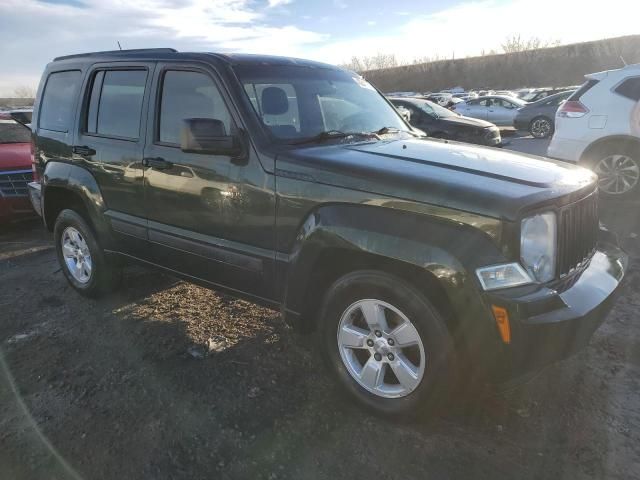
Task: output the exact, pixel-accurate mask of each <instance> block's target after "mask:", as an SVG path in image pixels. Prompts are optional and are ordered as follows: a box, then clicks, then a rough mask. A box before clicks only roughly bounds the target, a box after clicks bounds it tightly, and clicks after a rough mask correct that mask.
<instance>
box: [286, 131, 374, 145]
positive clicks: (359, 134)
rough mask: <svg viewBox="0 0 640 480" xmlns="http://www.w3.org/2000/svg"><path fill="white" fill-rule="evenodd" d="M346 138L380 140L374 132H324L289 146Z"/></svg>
mask: <svg viewBox="0 0 640 480" xmlns="http://www.w3.org/2000/svg"><path fill="white" fill-rule="evenodd" d="M347 137H365V138H376V139H378V140H380V137H379V136H378V134H377V133H376V132H341V131H340V130H328V131H326V132H320V133H319V134H317V135H314V136H313V137H309V138H303V139H302V140H296V141H295V142H291V143H289V145H302V144H305V143H319V142H323V141H325V140H332V139H334V138H347Z"/></svg>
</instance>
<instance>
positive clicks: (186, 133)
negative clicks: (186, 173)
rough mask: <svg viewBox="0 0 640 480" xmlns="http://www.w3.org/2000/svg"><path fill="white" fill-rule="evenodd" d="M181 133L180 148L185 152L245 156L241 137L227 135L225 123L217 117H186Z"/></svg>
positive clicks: (235, 156)
mask: <svg viewBox="0 0 640 480" xmlns="http://www.w3.org/2000/svg"><path fill="white" fill-rule="evenodd" d="M182 122H183V126H182V131H181V135H180V140H181V142H180V148H181V149H182V151H183V152H185V153H202V154H209V155H228V156H230V157H234V159H235V158H238V157H241V156H243V154H244V148H243V145H242V142H241V140H240V137H239V136H237V135H227V132H226V129H225V127H224V123H222V121H220V120H218V119H215V118H186V119H184V120H183V121H182Z"/></svg>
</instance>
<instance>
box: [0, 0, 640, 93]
mask: <svg viewBox="0 0 640 480" xmlns="http://www.w3.org/2000/svg"><path fill="white" fill-rule="evenodd" d="M639 17H640V1H639V0H606V1H604V0H596V1H593V0H536V1H535V2H532V1H531V0H466V1H465V0H449V1H447V0H429V1H420V0H320V1H319V0H0V62H1V65H2V68H1V69H0V97H3V96H11V94H12V93H13V91H14V89H15V88H16V87H19V86H27V87H36V86H37V83H38V81H39V78H40V74H41V72H42V70H43V68H44V66H45V65H46V64H47V63H48V62H49V61H51V59H53V58H54V57H56V56H59V55H67V54H72V53H80V52H86V51H98V50H113V49H116V48H117V42H118V41H119V42H120V44H121V45H122V47H123V48H148V47H173V48H177V49H178V50H180V51H217V52H246V53H265V54H274V55H290V56H296V57H302V58H310V59H314V60H320V61H325V62H328V63H334V64H340V63H348V62H349V60H350V59H351V57H353V56H359V57H363V56H373V55H376V54H377V53H393V54H395V55H396V57H397V58H399V59H401V60H408V61H410V60H412V59H414V58H424V57H431V58H432V57H435V56H438V57H440V58H451V57H453V56H455V57H456V58H460V57H465V56H472V55H478V54H481V52H482V51H483V50H484V51H487V52H488V51H490V50H491V49H495V50H497V51H500V45H501V43H502V42H503V41H504V40H505V39H506V38H507V37H508V36H511V35H520V36H521V37H522V38H525V39H526V38H530V37H538V38H540V39H542V40H549V41H552V40H559V41H561V42H562V43H573V42H580V41H588V40H595V39H600V38H606V37H614V36H621V35H630V34H640V23H639V22H638V18H639Z"/></svg>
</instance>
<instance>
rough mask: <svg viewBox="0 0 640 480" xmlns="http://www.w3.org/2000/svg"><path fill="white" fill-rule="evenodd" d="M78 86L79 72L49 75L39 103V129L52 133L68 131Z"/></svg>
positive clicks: (72, 71)
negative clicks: (51, 131)
mask: <svg viewBox="0 0 640 480" xmlns="http://www.w3.org/2000/svg"><path fill="white" fill-rule="evenodd" d="M79 86H80V71H79V70H71V71H67V72H56V73H52V74H51V75H49V78H48V79H47V84H46V86H45V89H44V94H43V96H42V101H41V103H40V121H39V126H40V128H43V129H45V130H53V131H54V132H64V133H66V132H68V131H69V129H70V126H71V119H72V112H73V104H74V103H75V102H74V100H75V99H76V95H77V92H78V88H79Z"/></svg>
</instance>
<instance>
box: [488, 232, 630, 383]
mask: <svg viewBox="0 0 640 480" xmlns="http://www.w3.org/2000/svg"><path fill="white" fill-rule="evenodd" d="M627 264H628V257H627V255H626V254H625V253H624V252H623V251H622V250H620V249H619V248H618V247H617V246H616V245H613V244H601V245H599V247H598V250H597V251H596V252H595V254H594V255H593V257H592V258H591V261H590V262H589V263H588V265H587V266H586V267H585V268H584V269H583V270H582V271H580V272H577V273H574V274H572V275H571V276H569V277H567V278H565V279H561V280H560V281H558V282H556V284H553V285H547V286H539V287H534V288H531V287H528V288H527V287H521V288H512V289H505V290H503V291H500V292H499V293H490V294H487V295H486V298H485V301H486V303H487V310H488V312H489V315H490V316H491V318H492V319H493V317H492V314H491V313H490V312H491V310H490V306H491V305H496V306H501V307H503V308H506V309H507V311H508V313H509V321H510V326H511V342H510V343H509V344H505V343H503V342H502V341H501V340H499V339H498V342H499V344H500V345H499V346H498V347H497V351H496V352H495V354H494V355H493V356H491V358H490V359H489V360H488V361H489V362H490V365H488V367H489V370H490V373H491V376H492V377H493V379H494V380H497V381H505V380H508V379H511V378H514V377H518V376H520V375H523V374H525V373H527V372H530V371H532V370H535V369H538V368H540V367H543V366H545V365H548V364H550V363H553V362H555V361H557V360H561V359H564V358H566V357H568V356H570V355H572V354H574V353H576V352H578V351H579V350H581V349H582V348H584V347H585V346H586V345H587V344H588V343H589V341H590V339H591V337H592V335H593V333H594V332H595V331H596V330H597V328H598V327H599V326H600V325H601V324H602V322H603V321H604V320H605V319H606V317H607V315H608V313H609V311H610V310H611V308H612V306H613V304H614V302H615V298H616V296H617V294H618V292H619V290H620V284H621V282H622V279H623V277H624V274H625V271H626V269H627ZM494 327H495V322H494ZM495 328H496V337H497V327H495Z"/></svg>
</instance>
